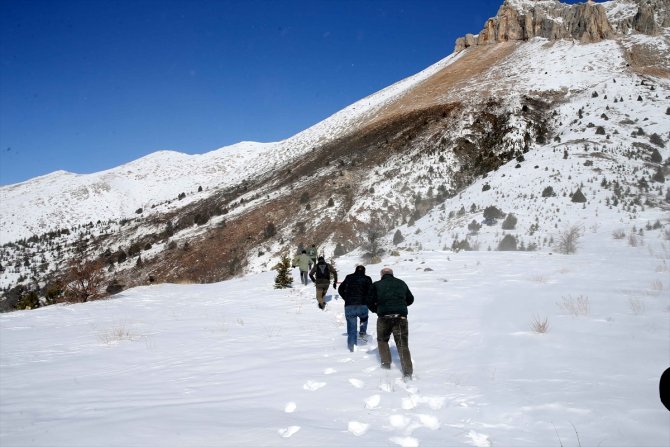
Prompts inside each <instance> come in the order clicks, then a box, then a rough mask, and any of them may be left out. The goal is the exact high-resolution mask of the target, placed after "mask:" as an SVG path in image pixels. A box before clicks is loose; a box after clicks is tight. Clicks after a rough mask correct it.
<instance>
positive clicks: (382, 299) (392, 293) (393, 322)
mask: <svg viewBox="0 0 670 447" xmlns="http://www.w3.org/2000/svg"><path fill="white" fill-rule="evenodd" d="M413 302H414V295H412V292H410V290H409V287H407V284H405V282H404V281H403V280H401V279H398V278H396V277H394V276H393V270H391V269H390V268H389V267H384V268H383V269H382V271H381V280H379V281H377V282H375V283H374V284H372V287H371V288H370V294H369V295H368V300H367V305H368V308H369V309H370V311H371V312H374V313H376V314H377V346H378V348H379V357H380V360H381V364H382V368H385V369H389V368H391V350H390V349H389V339H390V338H391V334H393V340H394V341H395V345H396V347H397V348H398V355H399V356H400V366H401V368H402V375H403V378H404V379H405V380H411V379H412V374H414V368H413V366H412V356H411V355H410V352H409V340H408V339H409V326H408V324H407V306H409V305H411V304H412V303H413Z"/></svg>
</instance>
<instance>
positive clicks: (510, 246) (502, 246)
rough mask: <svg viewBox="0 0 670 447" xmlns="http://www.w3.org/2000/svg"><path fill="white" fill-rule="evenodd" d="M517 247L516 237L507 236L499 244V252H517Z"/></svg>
mask: <svg viewBox="0 0 670 447" xmlns="http://www.w3.org/2000/svg"><path fill="white" fill-rule="evenodd" d="M516 246H517V240H516V237H515V236H512V235H511V234H506V235H505V237H503V238H502V240H501V241H500V243H499V244H498V251H516Z"/></svg>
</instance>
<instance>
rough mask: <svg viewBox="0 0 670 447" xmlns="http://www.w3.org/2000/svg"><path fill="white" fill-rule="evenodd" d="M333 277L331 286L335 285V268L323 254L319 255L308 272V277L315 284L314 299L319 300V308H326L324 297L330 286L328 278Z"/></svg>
mask: <svg viewBox="0 0 670 447" xmlns="http://www.w3.org/2000/svg"><path fill="white" fill-rule="evenodd" d="M331 277H333V287H337V270H335V267H333V266H332V265H330V264H328V263H326V261H325V259H323V256H319V259H318V261H317V262H316V264H314V267H312V270H310V272H309V279H311V280H312V282H313V283H315V285H316V300H317V301H318V302H319V309H321V310H323V309H325V308H326V302H325V300H324V297H325V296H326V291H327V290H328V287H329V286H330V278H331Z"/></svg>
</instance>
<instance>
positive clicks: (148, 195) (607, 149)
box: [0, 0, 670, 297]
mask: <svg viewBox="0 0 670 447" xmlns="http://www.w3.org/2000/svg"><path fill="white" fill-rule="evenodd" d="M652 24H653V26H652ZM669 27H670V18H669V12H668V8H667V5H665V3H664V2H660V1H632V0H615V1H611V2H606V3H602V4H591V3H587V4H580V5H565V4H561V3H560V2H558V1H549V0H545V1H531V0H507V1H505V3H504V4H503V6H501V9H500V11H499V13H498V16H496V17H495V18H492V19H490V20H489V21H487V23H486V24H485V27H484V29H483V30H482V32H480V34H479V35H477V36H474V35H469V36H466V37H465V38H463V39H459V42H457V45H456V48H457V51H456V52H454V53H453V54H451V55H450V56H448V57H446V58H445V59H443V60H441V61H439V62H438V63H436V64H435V65H433V66H431V67H429V68H427V69H426V70H424V71H422V72H421V73H419V74H417V75H415V76H413V77H411V78H408V79H405V80H403V81H400V82H398V83H396V84H394V85H392V86H390V87H388V88H386V89H384V90H382V91H380V92H378V93H376V94H373V95H371V96H369V97H367V98H364V99H362V100H360V101H358V102H356V103H355V104H352V105H351V106H349V107H347V108H346V109H344V110H342V111H341V112H338V113H337V114H335V115H333V116H332V117H330V118H328V119H326V120H324V121H323V122H321V123H319V124H317V125H315V126H313V127H312V128H310V129H307V130H305V131H304V132H301V133H300V134H297V135H296V136H294V137H292V138H289V139H287V140H285V141H281V142H276V143H265V144H261V143H252V142H246V143H240V144H238V145H234V146H231V147H226V148H221V149H218V150H216V151H213V152H210V153H207V154H203V155H195V156H189V155H184V154H178V153H174V152H158V153H155V154H152V155H150V156H148V157H144V158H142V159H140V160H137V161H134V162H131V163H128V164H126V165H123V166H120V167H118V168H115V169H111V170H108V171H105V172H101V173H96V174H90V175H75V174H70V173H64V172H58V173H54V174H50V175H47V176H44V177H40V178H36V179H32V180H30V181H27V182H23V183H20V184H17V185H10V186H6V187H2V188H0V201H1V202H2V204H3V207H2V210H1V211H0V234H1V235H2V240H1V242H2V243H3V248H2V254H1V255H0V263H1V265H2V267H3V269H4V272H3V273H2V274H1V275H0V279H1V284H2V286H3V287H5V288H6V289H5V295H6V296H9V295H11V296H13V297H17V296H18V295H19V294H20V293H25V291H26V290H28V289H29V288H30V287H36V286H39V287H43V286H45V285H46V284H47V283H48V282H49V281H50V280H54V279H56V278H58V276H59V275H61V274H63V273H65V271H66V270H67V269H66V264H67V261H68V260H69V259H76V258H81V257H86V258H88V259H98V260H101V261H102V262H104V263H106V264H107V265H108V269H107V272H106V275H107V277H108V280H110V281H111V280H112V278H114V280H115V281H117V282H119V283H121V284H123V285H125V286H131V285H137V284H142V283H145V282H146V281H148V278H151V280H152V281H156V282H183V281H187V282H212V281H218V280H221V279H223V278H227V277H230V276H234V275H238V274H240V273H243V272H258V271H264V270H267V269H269V268H271V267H272V266H273V265H274V264H275V263H276V261H277V257H278V255H279V254H281V253H289V252H290V253H293V252H294V251H295V249H296V248H297V246H298V245H300V244H310V243H317V244H318V245H319V246H320V247H321V249H322V251H323V252H324V253H325V254H326V255H327V256H329V257H330V256H333V255H334V254H336V252H337V254H339V253H345V252H351V251H356V250H359V253H360V254H361V255H362V254H364V252H365V251H366V249H365V248H363V246H365V245H368V244H366V243H367V242H369V241H368V239H369V236H370V234H371V233H375V232H376V231H377V230H379V231H381V232H382V233H383V234H385V237H384V238H383V240H382V244H381V245H382V250H385V253H386V254H389V253H391V252H393V251H396V250H414V249H417V248H422V249H424V250H425V249H429V250H443V249H452V248H454V249H458V248H461V249H475V250H476V249H479V250H486V249H489V248H490V249H491V250H495V249H497V248H498V247H499V244H500V243H501V242H502V240H503V238H505V237H506V236H509V237H511V238H513V239H514V246H515V247H516V248H517V249H518V248H523V249H528V248H530V249H534V250H542V251H552V250H555V241H556V239H557V238H558V237H559V235H560V233H561V231H564V230H565V229H566V228H567V227H570V226H577V227H579V228H581V229H582V230H585V229H587V228H593V227H596V229H598V228H600V229H601V230H600V231H602V229H603V228H606V229H607V231H617V232H619V231H623V232H624V233H625V234H630V233H631V232H632V231H635V232H636V233H637V232H638V231H639V230H640V229H641V228H643V227H644V228H647V227H648V228H655V229H657V230H659V229H662V228H663V226H664V225H666V224H667V223H668V219H669V218H670V215H669V214H668V188H667V186H666V184H665V177H666V176H667V174H668V163H667V161H668V158H669V157H670V150H669V149H668V146H667V145H668V140H670V107H669V104H670V102H669V101H668V100H669V99H670V79H669V77H670V29H669ZM594 30H596V31H594ZM598 30H599V31H598ZM475 37H476V38H475ZM547 188H550V189H549V190H548V189H547ZM577 192H579V194H581V195H583V196H584V199H585V200H586V201H585V202H584V201H576V202H575V201H573V199H575V197H574V196H573V195H574V194H575V193H577ZM491 207H495V208H496V209H497V210H498V211H499V212H500V213H501V216H505V215H510V214H511V215H512V216H513V217H515V218H516V220H517V221H516V222H515V223H514V225H511V224H510V223H507V224H506V226H505V228H503V227H502V226H501V222H502V217H501V218H500V220H497V221H495V220H492V219H485V216H484V212H485V211H486V210H487V209H488V210H490V209H491ZM485 221H486V222H485ZM473 222H474V224H473ZM482 223H483V225H482ZM510 225H511V228H510ZM478 226H479V228H477V227H478ZM371 229H372V230H375V231H371ZM398 232H399V233H400V234H401V235H402V236H403V238H404V239H405V240H404V242H402V243H398V244H397V246H396V245H393V243H392V242H391V239H392V237H393V236H394V235H395V234H396V233H398ZM507 239H508V241H509V239H510V238H507ZM139 257H141V260H142V261H141V262H139ZM16 286H19V288H18V289H16ZM10 288H15V289H14V292H13V293H10V292H11V291H10Z"/></svg>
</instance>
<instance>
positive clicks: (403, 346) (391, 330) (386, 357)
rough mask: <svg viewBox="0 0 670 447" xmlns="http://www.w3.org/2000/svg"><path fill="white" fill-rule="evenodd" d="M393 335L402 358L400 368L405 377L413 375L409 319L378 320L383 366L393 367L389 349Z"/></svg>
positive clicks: (378, 338) (381, 318)
mask: <svg viewBox="0 0 670 447" xmlns="http://www.w3.org/2000/svg"><path fill="white" fill-rule="evenodd" d="M391 334H393V340H394V341H395V345H396V348H398V356H399V357H400V366H401V367H402V374H403V376H407V375H410V376H411V375H412V373H413V372H414V367H413V366H412V356H411V355H410V353H409V342H408V339H409V326H408V324H407V317H402V316H401V317H387V316H381V317H378V318H377V347H378V349H379V357H380V358H381V362H382V366H390V365H391V350H390V349H389V340H390V339H391Z"/></svg>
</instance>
